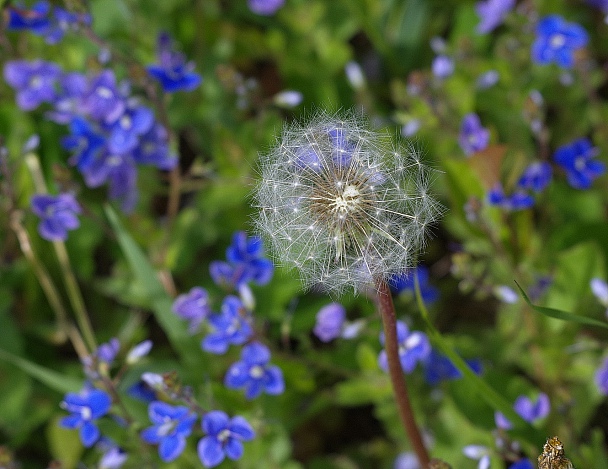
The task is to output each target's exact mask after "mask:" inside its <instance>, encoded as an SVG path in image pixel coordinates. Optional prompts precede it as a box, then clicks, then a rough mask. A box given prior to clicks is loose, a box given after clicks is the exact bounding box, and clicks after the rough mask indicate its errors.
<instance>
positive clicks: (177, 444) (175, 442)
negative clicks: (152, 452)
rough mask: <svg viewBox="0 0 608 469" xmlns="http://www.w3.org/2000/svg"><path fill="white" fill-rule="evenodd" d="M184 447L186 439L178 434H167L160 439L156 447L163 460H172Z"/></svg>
mask: <svg viewBox="0 0 608 469" xmlns="http://www.w3.org/2000/svg"><path fill="white" fill-rule="evenodd" d="M185 447H186V439H185V438H184V437H181V436H178V435H168V436H166V437H165V438H163V439H162V441H161V442H160V445H159V447H158V454H159V456H160V458H161V459H162V460H163V461H165V462H170V461H173V460H174V459H175V458H177V457H178V456H179V455H180V454H182V451H184V448H185Z"/></svg>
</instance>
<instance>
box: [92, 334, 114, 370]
mask: <svg viewBox="0 0 608 469" xmlns="http://www.w3.org/2000/svg"><path fill="white" fill-rule="evenodd" d="M119 350H120V341H119V340H118V339H117V338H116V337H112V338H111V339H110V340H109V341H108V342H106V343H104V344H101V345H100V346H99V347H97V352H96V353H95V355H96V356H97V359H98V360H99V361H101V362H103V363H106V364H108V365H110V364H111V363H112V362H113V361H114V359H115V358H116V355H118V351H119Z"/></svg>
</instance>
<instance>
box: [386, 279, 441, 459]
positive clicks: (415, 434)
mask: <svg viewBox="0 0 608 469" xmlns="http://www.w3.org/2000/svg"><path fill="white" fill-rule="evenodd" d="M377 287H378V293H377V299H378V309H379V310H380V315H381V316H382V324H383V326H384V337H385V350H386V358H387V361H388V371H389V375H390V378H391V383H392V385H393V392H394V394H395V401H396V403H397V408H398V410H399V417H401V422H402V423H403V426H404V427H405V431H406V433H407V436H408V438H409V439H410V443H411V444H412V447H413V449H414V452H415V453H416V457H417V458H418V462H419V463H420V467H428V464H429V462H430V458H429V454H428V451H427V449H426V447H425V446H424V442H423V441H422V435H421V433H420V429H419V428H418V425H417V424H416V420H415V419H414V412H413V410H412V405H411V403H410V398H409V395H408V392H407V385H406V382H405V375H404V374H403V369H402V368H401V362H400V360H399V344H398V343H397V315H396V314H395V306H394V304H393V298H392V297H391V292H390V289H389V287H388V285H387V284H386V282H385V281H384V280H378V281H377Z"/></svg>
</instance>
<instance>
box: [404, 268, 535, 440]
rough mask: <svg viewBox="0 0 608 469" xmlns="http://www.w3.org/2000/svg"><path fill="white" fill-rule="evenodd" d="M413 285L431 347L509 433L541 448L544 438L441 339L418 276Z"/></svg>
mask: <svg viewBox="0 0 608 469" xmlns="http://www.w3.org/2000/svg"><path fill="white" fill-rule="evenodd" d="M414 280H415V282H414V284H415V290H416V303H417V304H418V308H419V309H420V313H421V316H422V319H423V320H424V322H425V323H426V327H427V333H428V335H429V338H430V340H431V342H432V343H433V345H434V346H435V347H437V348H438V349H439V350H440V351H441V353H443V354H444V355H445V356H447V357H448V358H449V359H450V361H451V362H452V363H453V364H454V366H455V367H456V368H457V369H458V371H460V372H461V373H462V376H463V378H462V379H463V380H464V382H465V383H467V385H469V386H470V387H471V390H472V391H473V392H474V393H475V394H477V395H478V396H479V397H480V398H482V399H483V400H484V401H486V403H487V404H489V405H490V406H491V407H492V408H493V409H494V410H498V411H500V412H502V413H503V414H504V416H505V417H507V418H508V419H509V420H510V421H511V422H512V423H513V425H514V427H515V428H514V429H513V430H511V433H512V434H514V435H518V436H520V437H521V438H523V439H525V440H526V441H528V442H529V443H530V444H533V445H535V446H542V444H543V443H544V441H545V436H544V434H542V433H541V432H539V431H538V430H536V429H535V428H534V427H532V426H531V425H530V424H529V423H528V422H526V421H524V420H523V419H522V418H521V417H520V416H519V414H518V413H517V412H515V410H514V409H513V407H512V404H511V403H510V402H509V401H507V400H506V399H505V398H504V397H503V396H501V395H500V394H499V393H498V392H497V391H496V390H495V389H494V388H493V387H491V386H490V385H489V384H488V383H486V382H485V381H484V380H483V379H482V378H481V377H479V376H477V374H475V372H474V371H473V370H472V369H471V368H470V367H469V365H467V363H466V362H465V361H464V360H463V359H462V357H461V356H460V355H458V354H457V353H456V352H455V351H454V350H453V349H452V347H450V345H449V344H448V342H447V341H446V340H445V339H444V338H443V336H442V335H441V333H440V332H439V331H438V330H437V329H436V328H435V326H434V325H433V323H432V322H431V321H430V319H429V315H428V311H427V309H426V306H425V305H424V302H423V301H422V295H421V293H420V284H419V282H418V275H415V277H414Z"/></svg>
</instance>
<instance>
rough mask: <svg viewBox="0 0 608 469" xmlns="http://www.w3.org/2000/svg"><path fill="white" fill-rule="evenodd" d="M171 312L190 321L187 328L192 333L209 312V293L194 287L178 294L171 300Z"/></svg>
mask: <svg viewBox="0 0 608 469" xmlns="http://www.w3.org/2000/svg"><path fill="white" fill-rule="evenodd" d="M172 309H173V312H174V313H175V314H177V315H178V316H179V317H181V318H183V319H186V320H188V321H190V324H189V326H188V330H189V331H190V333H194V332H195V331H196V330H197V329H198V327H199V326H200V325H201V322H203V319H205V318H206V317H207V316H209V314H211V307H210V306H209V295H208V294H207V290H205V289H204V288H201V287H194V288H193V289H192V290H190V291H189V292H188V293H186V294H183V295H179V296H178V297H177V298H176V299H175V301H174V302H173V308H172Z"/></svg>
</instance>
